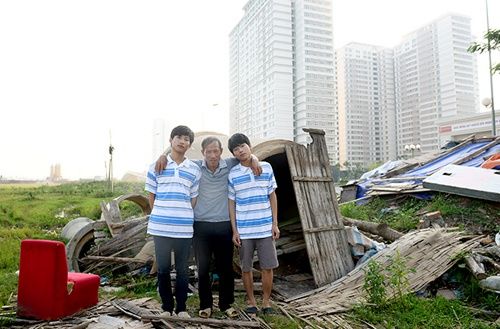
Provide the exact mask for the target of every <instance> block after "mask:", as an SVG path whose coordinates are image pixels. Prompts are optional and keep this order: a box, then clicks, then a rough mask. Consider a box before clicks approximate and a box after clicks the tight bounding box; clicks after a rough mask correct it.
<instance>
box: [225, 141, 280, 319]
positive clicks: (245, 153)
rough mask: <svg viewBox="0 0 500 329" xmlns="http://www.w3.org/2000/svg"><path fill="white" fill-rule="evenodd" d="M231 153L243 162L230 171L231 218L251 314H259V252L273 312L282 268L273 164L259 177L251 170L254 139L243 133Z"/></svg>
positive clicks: (266, 300)
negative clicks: (273, 293)
mask: <svg viewBox="0 0 500 329" xmlns="http://www.w3.org/2000/svg"><path fill="white" fill-rule="evenodd" d="M228 146H229V150H230V151H231V153H233V155H234V156H235V157H236V159H238V160H239V161H240V164H238V165H236V166H234V167H233V168H232V169H231V171H230V172H229V177H228V181H229V185H228V190H229V218H230V220H231V227H232V230H233V243H234V244H235V245H236V246H238V247H240V262H241V271H242V277H243V285H244V286H245V291H246V294H247V303H248V307H247V309H246V312H247V313H256V312H257V302H256V300H255V296H254V291H253V275H252V265H253V254H254V251H255V250H257V256H258V258H259V265H260V269H261V272H262V312H263V313H264V314H270V313H273V312H274V311H273V309H272V308H271V302H270V297H271V291H272V288H273V269H274V268H276V267H278V258H277V256H276V247H275V244H274V240H276V239H278V238H279V235H280V231H279V229H278V201H277V199H276V193H275V189H276V187H277V185H276V180H275V178H274V173H273V169H272V167H271V165H270V164H269V163H267V162H260V165H261V167H262V174H261V175H260V176H255V175H254V174H253V173H252V171H251V169H250V165H251V161H252V158H251V155H252V150H251V148H250V147H251V145H250V140H249V139H248V137H247V136H245V135H243V134H234V135H233V136H231V138H229V141H228Z"/></svg>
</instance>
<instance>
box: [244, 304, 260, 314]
mask: <svg viewBox="0 0 500 329" xmlns="http://www.w3.org/2000/svg"><path fill="white" fill-rule="evenodd" d="M257 311H258V309H257V307H256V306H248V307H247V308H245V313H246V314H248V315H256V314H257Z"/></svg>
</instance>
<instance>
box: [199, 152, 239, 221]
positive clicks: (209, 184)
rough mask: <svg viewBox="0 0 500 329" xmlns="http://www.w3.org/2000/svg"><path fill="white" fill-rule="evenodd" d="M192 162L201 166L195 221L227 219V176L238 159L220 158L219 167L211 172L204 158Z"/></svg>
mask: <svg viewBox="0 0 500 329" xmlns="http://www.w3.org/2000/svg"><path fill="white" fill-rule="evenodd" d="M193 162H194V163H196V164H197V165H198V166H200V168H201V179H200V187H199V189H198V199H197V201H196V206H195V207H194V220H195V222H224V221H229V210H228V208H227V195H228V192H227V176H228V175H229V171H230V170H231V168H233V167H234V166H235V165H237V164H238V163H239V161H238V160H236V159H235V158H227V159H221V160H220V161H219V167H218V168H217V169H216V170H215V172H213V173H212V172H211V171H210V169H208V167H207V164H206V162H205V160H195V161H193Z"/></svg>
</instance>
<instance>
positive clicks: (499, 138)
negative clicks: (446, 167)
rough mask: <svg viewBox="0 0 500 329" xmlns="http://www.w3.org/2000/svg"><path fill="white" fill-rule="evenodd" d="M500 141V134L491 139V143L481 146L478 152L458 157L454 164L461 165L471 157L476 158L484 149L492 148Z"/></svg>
mask: <svg viewBox="0 0 500 329" xmlns="http://www.w3.org/2000/svg"><path fill="white" fill-rule="evenodd" d="M498 143H500V136H498V137H497V138H495V139H494V140H493V141H491V142H490V143H488V144H486V145H485V146H483V147H481V148H480V149H479V150H477V151H476V152H474V153H471V154H469V155H468V156H466V157H464V158H462V159H458V160H457V161H455V162H453V164H456V165H459V164H461V163H464V162H467V161H469V160H470V159H472V158H475V157H476V156H478V155H479V154H481V153H484V151H486V150H488V149H490V148H491V147H493V146H495V145H497V144H498Z"/></svg>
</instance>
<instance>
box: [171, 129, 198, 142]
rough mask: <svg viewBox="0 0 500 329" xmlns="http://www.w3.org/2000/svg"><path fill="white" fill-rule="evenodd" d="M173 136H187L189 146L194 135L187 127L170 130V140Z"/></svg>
mask: <svg viewBox="0 0 500 329" xmlns="http://www.w3.org/2000/svg"><path fill="white" fill-rule="evenodd" d="M175 136H189V142H190V143H191V144H193V142H194V133H193V131H192V130H191V129H189V127H188V126H177V127H175V128H174V129H172V132H171V133H170V139H173V138H174V137H175Z"/></svg>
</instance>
